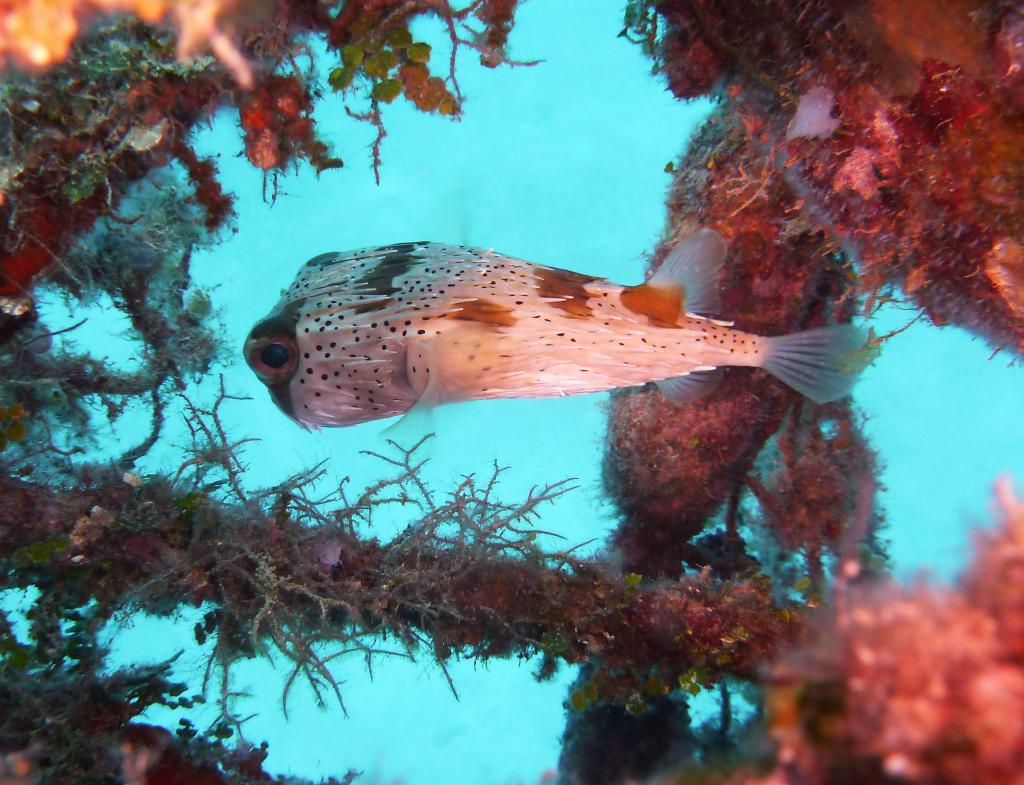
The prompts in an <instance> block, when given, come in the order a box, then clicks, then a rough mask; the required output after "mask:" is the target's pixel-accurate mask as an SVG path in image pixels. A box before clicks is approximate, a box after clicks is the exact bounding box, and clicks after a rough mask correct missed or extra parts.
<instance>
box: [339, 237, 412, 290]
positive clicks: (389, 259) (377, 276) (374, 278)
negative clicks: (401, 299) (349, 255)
mask: <svg viewBox="0 0 1024 785" xmlns="http://www.w3.org/2000/svg"><path fill="white" fill-rule="evenodd" d="M416 246H417V244H416V243H400V244H398V245H395V246H393V249H392V250H389V251H388V252H387V253H386V254H384V255H383V256H381V258H380V261H378V262H377V264H375V265H374V266H373V267H372V268H370V269H369V270H367V271H366V272H365V273H363V274H362V275H361V276H360V277H359V278H357V279H356V281H355V288H356V290H357V291H360V293H362V292H365V293H367V294H379V295H381V296H382V297H390V296H391V295H393V294H397V293H398V292H400V291H402V290H401V288H400V287H399V286H397V285H396V284H395V279H396V278H401V277H402V276H403V275H405V274H406V273H407V272H409V271H410V270H411V269H412V268H413V267H415V266H416V265H417V264H420V263H421V262H422V261H423V260H422V259H421V258H420V257H418V256H413V255H412V253H411V252H412V251H413V250H414V249H415V248H416Z"/></svg>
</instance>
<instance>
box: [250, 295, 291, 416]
mask: <svg viewBox="0 0 1024 785" xmlns="http://www.w3.org/2000/svg"><path fill="white" fill-rule="evenodd" d="M295 316H296V313H294V312H292V313H289V312H288V311H287V310H286V311H277V312H275V313H273V314H271V315H270V316H268V317H267V318H266V319H263V320H262V321H260V322H257V323H256V326H255V327H253V328H252V330H250V331H249V335H248V336H247V337H246V339H245V345H244V348H243V349H242V354H243V355H244V356H245V361H246V363H248V365H249V367H250V368H251V369H252V372H253V373H255V374H256V377H257V378H258V379H259V380H260V381H261V382H263V383H264V384H265V385H266V386H267V389H268V390H269V391H270V397H271V399H272V400H273V401H274V403H275V404H276V405H277V408H279V409H280V410H281V411H282V412H283V413H284V414H285V415H287V416H288V417H289V418H290V419H292V420H294V421H295V422H297V423H299V424H300V425H304V423H303V422H302V420H301V419H300V418H299V417H297V416H296V413H295V408H294V400H293V394H292V382H293V381H294V379H295V374H296V371H297V370H298V367H299V344H298V340H297V338H296V335H295V325H296V321H297V320H296V318H295Z"/></svg>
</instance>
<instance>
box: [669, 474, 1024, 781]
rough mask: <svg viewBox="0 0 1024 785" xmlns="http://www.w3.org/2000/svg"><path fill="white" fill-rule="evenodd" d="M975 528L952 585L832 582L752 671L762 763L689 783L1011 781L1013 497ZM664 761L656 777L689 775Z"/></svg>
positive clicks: (1021, 531) (1023, 728)
mask: <svg viewBox="0 0 1024 785" xmlns="http://www.w3.org/2000/svg"><path fill="white" fill-rule="evenodd" d="M997 500H998V502H999V508H1000V513H1001V517H1002V520H1001V522H1000V524H999V525H998V527H996V528H995V529H994V530H992V531H987V532H985V533H984V534H981V535H979V536H978V538H977V548H976V553H975V556H974V560H973V562H972V564H971V565H970V567H969V568H968V569H967V571H966V573H965V574H964V576H963V577H962V579H961V582H960V586H959V587H958V588H956V589H936V588H932V587H928V586H926V585H923V584H921V585H917V586H912V587H906V588H905V587H901V586H897V585H894V584H892V583H890V582H887V581H881V582H873V583H871V584H861V585H851V586H843V587H841V588H839V589H837V593H836V597H835V601H834V603H833V605H832V607H831V608H829V609H828V611H827V612H826V613H824V614H823V615H822V617H821V618H819V619H818V620H816V622H815V624H814V629H813V632H812V633H811V635H810V638H809V640H808V641H807V642H806V643H805V644H804V646H803V647H801V648H800V649H798V650H796V651H793V652H790V653H788V654H787V655H785V656H784V657H783V658H781V659H780V660H779V661H778V662H777V663H776V664H775V665H774V666H773V667H772V670H771V673H770V675H769V676H768V677H767V678H766V679H765V682H766V684H767V691H766V697H765V700H766V706H767V712H766V731H767V733H768V734H769V737H770V738H771V739H772V741H773V743H774V744H775V745H776V747H777V750H776V753H775V755H774V759H775V761H774V763H772V764H769V765H768V768H769V769H771V770H770V771H769V772H765V771H760V772H757V771H754V770H752V767H732V768H731V769H727V768H724V767H723V768H722V769H721V770H719V771H718V772H717V773H715V774H712V775H707V774H706V775H705V776H704V778H703V779H701V780H700V781H701V782H721V783H733V784H734V785H739V784H740V783H744V785H755V783H757V784H759V785H768V783H774V784H776V785H783V784H788V785H797V784H798V783H799V784H800V785H803V784H804V783H806V784H807V785H812V784H813V785H819V784H824V783H848V782H877V783H900V782H931V783H950V784H952V783H986V784H987V783H1012V782H1018V781H1019V779H1020V771H1021V765H1022V762H1024V659H1021V647H1020V630H1021V629H1022V626H1024V617H1022V608H1024V606H1022V605H1021V604H1020V602H1019V600H1020V598H1021V595H1022V592H1024V570H1022V566H1024V502H1022V501H1021V500H1020V499H1019V498H1017V497H1015V496H1014V494H1013V493H1012V491H1011V489H1010V483H1009V481H1008V480H1005V479H1004V480H1002V481H1000V483H999V484H998V485H997ZM692 781H694V780H693V775H692V774H691V773H687V772H685V771H677V772H674V773H672V774H668V775H664V776H662V777H659V778H657V779H656V780H655V782H657V783H659V785H670V784H673V783H684V782H692Z"/></svg>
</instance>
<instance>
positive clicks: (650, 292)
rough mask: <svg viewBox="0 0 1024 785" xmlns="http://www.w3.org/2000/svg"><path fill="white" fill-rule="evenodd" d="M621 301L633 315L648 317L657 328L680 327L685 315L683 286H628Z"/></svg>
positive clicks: (620, 297)
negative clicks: (680, 321) (681, 319)
mask: <svg viewBox="0 0 1024 785" xmlns="http://www.w3.org/2000/svg"><path fill="white" fill-rule="evenodd" d="M619 299H620V300H621V301H622V304H623V305H624V306H625V307H626V308H628V309H629V310H630V311H632V312H633V313H636V314H640V315H641V316H646V317H647V318H648V320H650V323H651V324H653V325H654V326H655V327H678V326H679V320H680V318H681V317H682V315H683V300H684V292H683V287H682V286H651V285H650V284H647V283H642V284H640V285H639V286H626V287H624V288H623V290H622V292H621V293H620V294H619Z"/></svg>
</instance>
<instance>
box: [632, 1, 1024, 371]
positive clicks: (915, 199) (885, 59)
mask: <svg viewBox="0 0 1024 785" xmlns="http://www.w3.org/2000/svg"><path fill="white" fill-rule="evenodd" d="M632 5H634V6H639V8H637V9H635V10H634V18H635V19H636V20H637V23H636V24H635V26H634V35H635V36H637V37H638V38H640V39H642V40H645V41H648V42H649V45H650V46H651V49H652V51H653V50H654V49H656V50H657V53H656V57H657V59H658V62H659V66H660V68H661V69H662V70H663V72H664V74H665V76H666V78H667V80H668V83H669V86H670V88H671V89H672V90H673V91H674V92H675V94H676V95H678V96H680V97H685V98H691V97H694V96H697V95H700V94H702V93H706V92H709V91H710V90H712V89H714V90H716V91H717V92H718V93H719V94H721V95H723V96H727V100H728V107H729V111H730V114H732V115H733V116H735V117H736V118H738V119H739V120H740V121H741V122H742V130H741V131H739V132H738V133H737V135H736V139H737V141H742V142H743V143H744V144H747V145H751V146H753V147H755V148H756V149H757V151H758V158H759V159H760V161H759V165H757V166H756V167H753V168H751V167H748V168H747V171H758V170H759V169H763V168H767V169H770V170H772V171H773V172H775V173H776V174H777V175H778V176H780V177H784V179H785V181H786V182H787V183H788V185H789V188H790V190H791V192H792V194H793V196H794V198H795V199H796V200H797V201H798V202H799V203H800V204H799V207H800V210H801V211H802V212H803V213H804V214H806V215H807V216H808V218H809V219H810V220H813V221H814V222H815V223H816V224H818V225H820V226H822V227H823V228H825V229H826V231H827V232H828V233H829V235H830V236H831V238H832V239H833V242H835V243H836V245H838V246H839V247H841V248H842V249H843V250H844V251H846V252H847V253H849V254H851V255H852V256H853V257H854V258H856V260H857V262H858V266H859V269H860V280H859V283H858V288H859V289H860V291H862V292H864V293H866V294H868V295H870V296H871V297H872V298H874V299H875V300H879V299H884V298H886V297H888V296H890V295H889V293H890V291H891V290H893V289H898V290H901V291H902V292H903V294H904V295H905V296H906V297H907V298H909V299H910V300H911V301H912V302H913V303H914V304H915V305H917V306H918V307H919V308H921V309H922V311H923V312H924V313H926V314H927V315H928V317H929V318H930V319H931V320H932V321H933V322H934V323H935V324H939V325H942V324H947V323H952V324H958V325H961V326H963V327H966V328H967V329H969V330H971V331H973V332H976V333H978V334H980V335H983V336H985V338H986V339H987V340H988V341H989V342H990V343H991V344H992V346H993V347H994V348H996V349H1007V350H1010V351H1013V352H1017V353H1020V352H1024V319H1022V314H1024V311H1022V305H1024V295H1022V291H1024V289H1022V287H1024V277H1022V267H1021V242H1022V239H1021V237H1020V234H1019V227H1020V225H1021V214H1020V199H1019V194H1020V190H1021V186H1022V184H1024V183H1022V179H1021V178H1022V172H1024V169H1022V162H1021V158H1020V155H1019V151H1020V149H1021V140H1022V138H1024V124H1022V118H1021V111H1022V109H1024V105H1022V103H1021V92H1020V88H1021V84H1020V71H1021V64H1020V57H1021V49H1020V47H1019V45H1018V41H1019V37H1020V33H1021V29H1022V24H1021V18H1022V17H1021V11H1020V9H1019V7H1017V5H1015V4H1014V3H1010V2H993V3H970V2H943V3H931V2H911V3H894V2H890V1H889V0H869V1H868V2H843V3H818V2H809V3H790V2H785V1H784V0H780V1H779V2H772V3H761V4H756V5H751V4H749V3H742V2H736V3H733V2H728V1H727V0H725V1H716V2H692V3H691V2H671V1H667V2H660V3H646V2H639V3H633V4H632ZM656 26H657V35H658V37H657V38H656V39H654V40H651V39H652V36H655V28H656ZM823 99H829V100H823ZM815 113H817V114H818V115H822V114H824V117H819V118H818V120H817V123H816V124H815V122H814V114H815ZM808 120H810V121H811V125H810V126H808V127H809V128H811V129H812V132H811V133H808V132H806V131H804V132H800V133H799V134H794V133H793V129H794V128H795V126H794V125H793V123H794V121H798V122H799V123H800V124H803V123H804V122H806V121H808ZM752 187H753V186H752Z"/></svg>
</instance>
